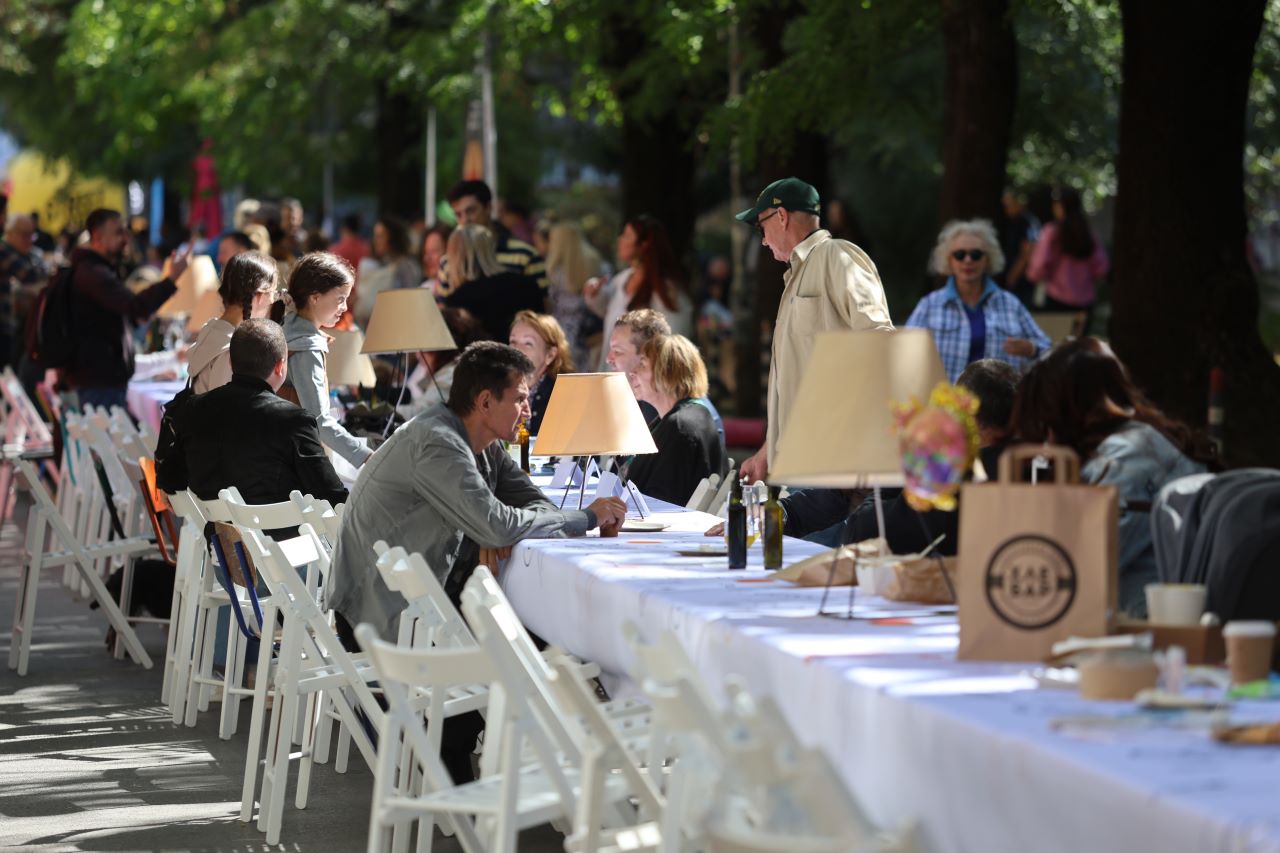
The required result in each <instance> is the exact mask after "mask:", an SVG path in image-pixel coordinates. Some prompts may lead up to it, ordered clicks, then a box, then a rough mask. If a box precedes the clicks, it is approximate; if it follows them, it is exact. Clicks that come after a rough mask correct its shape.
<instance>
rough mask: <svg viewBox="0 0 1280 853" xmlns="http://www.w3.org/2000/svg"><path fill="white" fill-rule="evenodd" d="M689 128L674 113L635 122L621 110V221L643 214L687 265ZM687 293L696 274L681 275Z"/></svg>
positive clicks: (691, 213) (692, 209)
mask: <svg viewBox="0 0 1280 853" xmlns="http://www.w3.org/2000/svg"><path fill="white" fill-rule="evenodd" d="M693 130H694V127H693V125H690V124H688V123H687V122H686V121H685V120H684V119H683V118H682V117H681V116H680V115H679V114H677V113H675V112H667V113H663V114H662V115H659V116H653V117H650V118H643V117H635V116H632V115H630V114H629V113H628V112H627V108H626V105H625V104H624V105H623V119H622V215H623V217H625V218H626V219H630V218H631V217H633V216H637V215H639V214H641V213H647V214H649V215H650V216H653V217H654V218H656V219H657V220H658V221H659V222H661V223H662V224H663V225H664V226H666V229H667V234H668V236H670V238H671V245H672V248H674V249H675V252H676V257H678V258H679V259H680V260H681V262H682V263H684V264H686V265H687V264H688V262H689V259H690V257H691V256H692V248H693V224H694V220H695V218H696V217H697V213H698V212H697V209H696V205H695V202H694V194H693V186H694V173H695V170H696V168H697V158H696V156H695V154H694V151H693V148H692V140H693ZM685 273H686V275H687V276H688V281H687V282H686V283H687V284H688V285H689V288H690V292H691V293H692V290H693V288H694V287H695V285H696V282H695V280H694V277H695V273H696V270H694V269H686V270H685Z"/></svg>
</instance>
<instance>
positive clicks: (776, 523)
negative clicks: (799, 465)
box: [764, 486, 782, 571]
mask: <svg viewBox="0 0 1280 853" xmlns="http://www.w3.org/2000/svg"><path fill="white" fill-rule="evenodd" d="M780 492H781V489H780V488H779V487H778V486H770V487H769V500H767V501H765V504H764V567H765V568H766V569H769V570H770V571H777V570H778V569H780V568H782V504H780V503H778V495H779V493H780Z"/></svg>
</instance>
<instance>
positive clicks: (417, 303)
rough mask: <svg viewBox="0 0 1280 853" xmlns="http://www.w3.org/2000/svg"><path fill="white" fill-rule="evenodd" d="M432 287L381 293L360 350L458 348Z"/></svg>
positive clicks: (366, 351)
mask: <svg viewBox="0 0 1280 853" xmlns="http://www.w3.org/2000/svg"><path fill="white" fill-rule="evenodd" d="M457 348H458V345H457V344H456V343H454V341H453V335H451V334H449V327H448V326H446V325H445V323H444V316H443V315H441V313H440V309H439V308H438V307H436V297H435V294H434V293H432V292H431V290H430V288H425V287H411V288H405V289H403V290H384V291H382V292H381V293H379V294H378V299H377V301H376V302H374V304H373V313H372V314H371V315H370V316H369V328H368V329H367V330H365V334H364V346H363V347H362V348H361V350H360V352H365V353H377V352H425V351H431V350H450V349H457Z"/></svg>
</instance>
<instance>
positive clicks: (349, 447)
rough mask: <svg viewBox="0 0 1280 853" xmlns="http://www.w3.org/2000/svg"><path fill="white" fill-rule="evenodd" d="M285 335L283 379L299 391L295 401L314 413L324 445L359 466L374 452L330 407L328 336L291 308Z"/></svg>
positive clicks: (286, 322) (285, 319) (286, 319)
mask: <svg viewBox="0 0 1280 853" xmlns="http://www.w3.org/2000/svg"><path fill="white" fill-rule="evenodd" d="M284 336H285V340H287V341H288V343H289V375H288V378H287V379H286V381H287V382H288V383H289V384H290V385H292V386H293V390H294V391H296V392H297V394H298V404H299V405H301V406H302V408H303V409H305V410H306V411H308V412H310V413H311V414H312V415H314V416H315V419H316V422H317V424H318V425H319V427H320V441H322V442H323V443H324V446H325V447H327V448H329V449H330V450H332V451H333V452H334V453H336V454H338V455H339V456H341V457H342V458H343V459H345V460H347V461H348V462H350V463H351V464H352V465H354V466H355V467H357V468H358V467H360V466H361V465H363V464H364V461H365V460H366V459H368V458H369V455H370V454H371V453H373V451H372V450H370V449H369V445H368V443H367V442H366V441H365V440H364V439H363V438H356V437H355V436H354V435H352V434H351V433H349V432H347V430H346V428H345V427H343V426H342V424H340V423H338V419H337V418H335V417H334V416H333V413H332V412H330V411H329V376H328V374H327V373H326V372H325V363H324V362H325V357H326V356H327V355H328V354H329V340H328V338H326V337H325V336H324V334H323V333H322V332H321V331H320V330H319V329H317V328H316V327H315V325H314V324H313V323H312V322H311V321H310V320H307V319H305V318H303V317H300V316H298V314H297V313H296V312H294V311H290V312H289V313H288V314H286V315H285V318H284Z"/></svg>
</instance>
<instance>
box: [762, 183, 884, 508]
mask: <svg viewBox="0 0 1280 853" xmlns="http://www.w3.org/2000/svg"><path fill="white" fill-rule="evenodd" d="M820 211H821V208H820V207H819V199H818V191H817V190H816V189H815V188H814V187H813V186H811V185H810V184H807V183H805V182H804V181H802V180H800V179H799V178H783V179H782V180H780V181H774V182H773V183H771V184H769V186H767V187H765V188H764V191H763V192H762V193H760V195H759V196H758V197H757V198H756V203H755V204H754V205H752V206H751V207H750V208H748V209H746V210H744V211H742V212H741V213H739V214H738V215H737V218H738V219H739V220H740V221H742V222H746V223H748V224H750V225H753V226H754V227H755V228H756V230H758V231H759V232H760V242H761V244H762V245H764V246H765V247H766V248H768V249H769V251H770V252H772V253H773V256H774V257H775V258H777V259H778V260H779V261H781V262H782V263H784V264H788V265H789V267H788V269H787V271H786V272H785V273H783V275H782V280H783V291H782V301H781V302H780V303H779V304H778V320H777V323H776V324H775V325H774V331H773V356H772V358H771V359H770V362H769V397H768V429H767V433H766V441H765V446H764V447H762V448H760V451H759V452H758V453H756V455H755V456H753V457H751V458H750V459H748V460H747V461H746V462H744V463H742V468H741V472H740V473H741V474H742V476H744V477H747V478H749V479H750V480H751V481H752V482H754V481H755V480H763V479H766V478H767V475H768V472H769V463H770V462H772V461H773V454H774V451H775V450H776V448H777V445H778V438H779V437H780V436H781V435H782V428H783V426H784V425H785V424H786V419H787V416H788V415H789V414H790V411H791V407H792V405H793V403H794V402H795V395H796V393H797V392H798V391H799V390H800V377H801V375H802V374H803V373H804V368H805V365H806V364H807V363H808V361H809V355H810V353H811V352H812V351H813V342H814V338H815V337H816V336H817V334H818V333H819V332H827V331H832V330H839V329H848V330H852V331H864V330H874V331H884V332H892V331H893V323H892V322H891V321H890V319H889V306H888V303H887V302H886V301H885V296H884V286H883V285H882V284H881V283H880V274H879V273H878V272H877V271H876V265H875V264H874V263H872V262H871V258H869V257H867V253H866V252H864V251H862V250H861V249H859V248H858V247H857V246H855V245H853V244H852V243H850V242H849V241H847V240H837V239H836V238H834V237H832V236H831V232H829V231H826V230H823V229H822V227H821V225H820V222H819V219H818V217H819V213H820ZM852 367H854V366H853V365H851V368H852ZM832 390H833V393H834V392H835V390H836V389H832Z"/></svg>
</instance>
